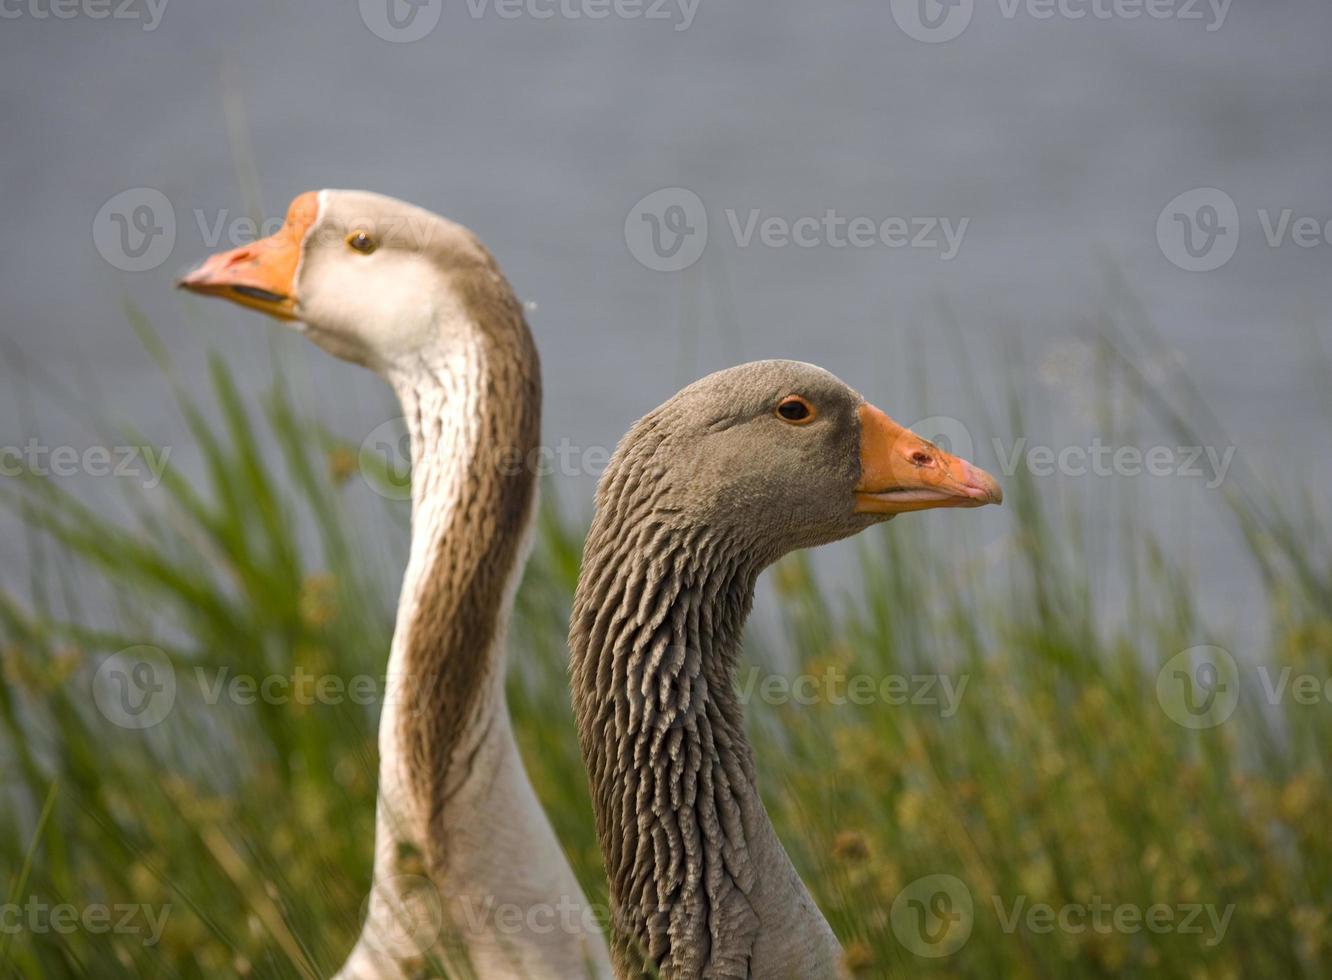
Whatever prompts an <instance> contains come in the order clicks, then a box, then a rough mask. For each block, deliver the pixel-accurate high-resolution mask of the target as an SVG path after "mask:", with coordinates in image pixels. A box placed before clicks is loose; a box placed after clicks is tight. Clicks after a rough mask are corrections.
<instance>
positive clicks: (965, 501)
mask: <svg viewBox="0 0 1332 980" xmlns="http://www.w3.org/2000/svg"><path fill="white" fill-rule="evenodd" d="M1002 496H1003V495H1002V493H1001V491H1000V489H999V486H998V484H997V483H996V482H995V480H994V479H993V478H992V477H991V476H990V475H989V474H987V473H985V472H984V471H982V470H980V469H978V468H976V467H975V466H972V465H971V464H969V463H967V462H965V461H963V460H961V459H958V458H956V457H954V456H952V455H951V454H949V453H947V452H944V451H943V450H941V449H939V448H938V447H936V446H934V445H932V444H930V443H929V442H926V441H925V440H924V439H921V438H920V437H919V436H917V435H915V434H914V433H912V432H910V431H909V430H907V429H905V428H903V427H902V426H901V425H899V424H898V423H896V422H894V421H893V420H892V419H890V418H889V417H888V416H887V415H885V414H884V413H883V412H881V411H880V410H878V409H877V408H875V407H874V406H872V405H870V404H869V403H868V402H866V401H865V399H864V398H862V397H861V396H860V395H859V394H858V393H856V392H855V391H854V390H852V389H851V388H850V387H848V386H847V385H846V384H844V383H843V382H841V381H839V380H838V379H837V378H836V377H834V376H833V375H831V374H829V373H828V372H827V371H824V370H822V369H821V368H817V367H814V366H813V365H810V364H803V363H799V362H794V361H760V362H756V363H752V364H745V365H742V366H740V367H736V368H732V369H730V370H726V371H721V372H718V373H716V374H713V375H710V376H708V377H706V378H704V379H702V380H701V381H698V382H696V383H694V384H692V385H690V386H689V387H687V388H685V389H684V390H683V391H681V392H680V393H679V394H677V395H676V396H675V397H673V398H671V399H670V400H669V401H667V402H666V403H665V404H663V405H662V406H660V407H659V408H657V409H655V410H653V411H652V412H650V413H648V414H647V415H646V416H644V417H643V418H642V419H641V420H639V421H638V422H637V423H636V424H635V425H634V426H633V428H632V429H631V430H630V432H629V433H628V435H626V436H625V437H624V439H623V440H622V441H621V443H620V445H619V447H618V448H617V449H616V452H615V455H614V457H613V459H612V461H611V464H610V466H609V468H608V469H607V471H606V473H605V474H604V476H603V477H602V480H601V484H600V486H599V487H598V490H597V511H596V515H595V516H594V518H593V522H592V528H591V530H590V532H589V534H588V539H587V544H586V547H585V549H584V553H583V567H582V570H581V573H580V576H579V582H578V590H577V594H576V596H575V601H574V610H573V618H572V622H571V627H570V649H571V657H572V660H571V667H572V678H573V700H574V710H575V715H576V716H577V720H578V730H579V737H580V741H581V744H582V749H583V757H584V761H585V762H586V764H587V768H588V773H589V777H590V781H591V787H592V796H593V803H594V807H595V809H596V813H597V833H598V838H599V842H600V844H601V849H602V854H603V856H604V858H605V862H606V869H607V873H608V875H609V878H610V885H611V898H612V904H613V905H614V912H615V922H616V926H617V932H616V935H615V937H614V941H613V943H612V950H613V953H614V956H615V959H616V966H617V970H618V972H619V975H620V976H622V977H638V976H657V975H660V976H662V977H665V978H668V980H686V978H695V977H702V976H726V977H731V976H735V977H746V976H752V977H760V976H762V977H767V976H773V977H777V976H783V977H784V976H793V977H794V976H798V977H802V978H810V977H823V976H830V975H831V974H832V972H833V971H834V970H835V960H836V957H837V953H836V941H835V939H834V938H833V936H832V933H831V930H830V929H828V927H827V923H826V922H825V921H824V920H823V918H822V916H821V915H819V913H818V911H817V909H816V908H815V906H814V903H813V901H812V899H810V897H809V895H808V893H807V892H806V891H805V890H804V887H803V885H801V884H800V882H799V879H798V877H797V876H796V874H795V872H794V870H793V868H792V867H791V864H790V861H789V859H788V858H787V857H786V854H785V852H784V851H783V850H782V848H781V845H780V843H779V842H778V841H777V839H776V836H775V834H774V833H773V832H772V828H771V824H770V823H769V821H768V820H767V816H766V813H764V811H763V807H762V802H761V801H760V799H759V795H758V792H757V790H756V788H755V775H754V768H753V761H752V756H751V753H750V750H749V746H748V743H747V741H746V738H745V732H744V722H743V713H742V709H741V705H740V704H739V703H738V701H737V698H736V695H735V688H734V668H735V663H736V657H737V655H738V648H739V643H740V636H741V632H742V629H743V625H744V621H745V618H746V617H747V615H748V613H749V610H750V607H751V604H752V601H753V594H754V586H755V582H756V579H757V577H758V575H759V573H760V572H761V571H762V570H763V568H765V567H766V566H767V565H769V564H770V563H772V562H773V561H775V560H776V559H778V558H780V557H781V556H782V555H784V554H786V553H788V552H790V551H793V550H796V549H798V548H806V547H811V546H814V545H819V544H824V543H827V542H831V541H836V540H838V539H841V538H845V537H848V536H850V535H852V534H855V533H857V532H858V531H861V530H863V529H865V528H867V527H869V526H871V525H873V524H877V523H881V522H883V521H886V520H890V519H891V518H893V517H895V516H896V515H898V514H902V513H907V512H911V511H918V510H927V509H930V508H935V507H980V506H983V505H985V504H990V503H999V502H1000V501H1001V500H1002Z"/></svg>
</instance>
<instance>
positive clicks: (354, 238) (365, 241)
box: [347, 231, 375, 255]
mask: <svg viewBox="0 0 1332 980" xmlns="http://www.w3.org/2000/svg"><path fill="white" fill-rule="evenodd" d="M347 244H348V245H349V246H350V247H352V248H354V249H356V251H358V252H360V253H361V254H362V255H369V254H370V253H371V252H373V251H374V250H375V240H374V239H373V238H371V237H370V236H369V235H368V234H367V233H366V232H364V231H354V232H352V233H351V234H350V235H348V236H347Z"/></svg>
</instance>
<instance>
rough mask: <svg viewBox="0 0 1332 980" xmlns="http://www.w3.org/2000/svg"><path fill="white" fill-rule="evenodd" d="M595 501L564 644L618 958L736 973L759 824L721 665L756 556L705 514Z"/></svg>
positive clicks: (748, 941) (749, 920)
mask: <svg viewBox="0 0 1332 980" xmlns="http://www.w3.org/2000/svg"><path fill="white" fill-rule="evenodd" d="M601 503H602V504H603V506H602V507H599V512H598V517H597V519H596V520H595V521H594V524H593V529H592V533H591V534H590V535H589V537H588V544H587V549H586V551H585V553H584V558H583V562H584V566H583V573H582V576H581V577H580V581H579V587H578V594H577V596H576V599H575V604H574V614H573V623H572V627H571V649H572V658H573V660H572V669H573V689H574V690H573V697H574V706H575V713H576V714H577V716H578V729H579V735H580V738H581V740H582V747H583V755H584V760H585V761H586V762H587V766H588V771H589V776H590V779H591V785H592V794H593V805H594V807H595V809H596V813H597V833H598V837H599V839H600V842H601V846H602V853H603V855H604V857H605V860H606V870H607V873H608V875H609V877H610V886H611V898H612V903H613V904H614V906H615V924H616V929H617V936H616V937H615V940H614V942H613V950H614V953H615V959H616V965H617V970H618V972H619V975H620V976H634V977H637V976H642V975H647V974H645V973H644V970H643V961H644V955H643V954H646V959H647V960H648V961H649V962H650V963H652V964H654V965H655V967H656V968H657V969H659V970H660V971H661V975H662V976H664V977H669V978H675V977H698V976H704V975H707V976H718V977H731V976H737V977H748V976H751V974H750V973H749V963H750V951H751V947H752V944H753V942H754V940H755V938H756V936H757V934H758V931H759V928H760V921H759V919H758V917H757V915H756V913H755V911H754V908H753V907H752V905H751V902H750V897H751V895H752V893H753V891H754V888H755V884H756V876H757V873H758V871H759V869H758V867H757V866H756V862H755V859H754V857H755V856H754V853H753V844H754V839H755V836H756V835H758V836H763V835H764V834H765V833H770V828H768V821H767V817H766V814H765V813H764V812H763V807H762V804H761V802H760V801H759V797H758V793H757V790H756V788H755V785H754V768H753V761H752V754H751V751H750V748H749V743H748V741H747V740H746V737H745V733H744V719H743V712H742V710H741V706H740V705H739V703H738V701H737V698H736V695H735V687H734V673H735V666H736V659H737V656H738V650H739V645H740V639H741V633H742V630H743V627H744V621H745V619H746V617H747V615H748V613H749V610H750V607H751V605H752V602H753V594H754V584H755V581H756V579H757V576H758V572H759V569H758V568H756V567H753V566H752V565H751V563H750V561H751V560H750V559H748V558H746V557H745V552H744V550H743V549H740V548H731V547H729V546H728V543H727V542H725V541H724V540H721V539H719V538H717V537H715V536H714V535H713V534H712V533H711V532H709V531H708V530H706V529H702V528H694V529H688V528H684V529H681V528H671V527H670V526H668V525H665V524H661V523H657V522H656V521H654V520H653V518H652V517H651V516H650V515H633V514H620V515H619V516H620V517H621V518H626V517H627V518H628V519H627V520H615V519H614V518H613V517H608V516H607V511H608V510H610V511H612V512H613V511H615V510H616V508H614V507H610V508H607V507H605V506H604V505H605V504H606V503H607V501H605V500H603V501H602V502H601ZM666 519H667V520H669V518H666ZM765 828H766V829H765Z"/></svg>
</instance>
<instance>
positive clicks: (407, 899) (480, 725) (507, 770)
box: [182, 190, 610, 980]
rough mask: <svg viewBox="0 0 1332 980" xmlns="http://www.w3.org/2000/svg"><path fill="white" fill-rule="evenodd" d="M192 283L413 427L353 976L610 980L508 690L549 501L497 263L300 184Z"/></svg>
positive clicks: (524, 345) (536, 408) (386, 205)
mask: <svg viewBox="0 0 1332 980" xmlns="http://www.w3.org/2000/svg"><path fill="white" fill-rule="evenodd" d="M182 285H184V286H185V287H187V288H189V289H192V290H194V291H196V292H200V293H204V294H207V295H216V296H220V297H223V298H226V299H229V300H232V301H233V302H237V303H240V304H241V305H244V306H249V307H252V308H256V309H259V310H261V311H263V312H266V313H269V314H271V315H274V316H277V317H278V318H280V319H283V320H287V321H290V322H292V323H293V324H295V325H297V327H298V329H301V330H302V331H303V332H304V333H305V334H306V336H308V337H309V338H310V339H311V340H312V341H314V342H315V343H316V344H318V345H319V346H321V347H323V348H324V349H326V350H328V351H329V352H330V353H333V354H334V355H335V356H338V357H340V358H343V359H345V360H349V361H352V362H354V363H357V364H361V365H364V366H366V367H368V368H370V369H371V370H373V371H375V373H377V374H378V375H379V376H380V377H382V378H383V379H384V380H385V381H387V382H388V383H389V385H391V386H392V388H393V390H394V392H395V393H396V395H397V397H398V400H399V402H400V403H401V406H402V410H403V415H404V418H405V420H406V425H407V429H408V433H409V436H410V440H411V451H412V537H411V548H410V555H409V558H408V563H407V569H406V573H405V575H404V578H403V585H402V591H401V594H400V598H399V604H398V611H397V621H396V625H395V628H394V633H393V641H392V646H391V649H390V653H389V662H388V671H387V676H388V684H387V696H386V699H385V702H386V703H385V704H384V707H383V712H382V715H381V719H380V729H379V753H380V772H379V801H378V806H377V815H376V839H375V852H374V880H373V883H372V886H371V894H370V899H369V902H368V910H367V915H366V922H365V927H364V929H363V931H362V934H361V937H360V940H359V941H358V943H357V945H356V947H355V949H354V950H353V951H352V953H351V955H350V957H349V958H348V960H347V962H346V964H345V965H344V967H343V969H342V971H341V972H340V973H339V977H341V978H344V980H369V978H398V977H415V976H417V975H425V973H426V971H428V970H429V969H431V968H432V967H434V966H435V965H437V964H438V965H443V966H444V968H445V969H446V970H449V971H450V975H464V976H467V975H475V976H478V977H482V978H486V980H492V978H494V980H508V978H513V980H518V978H523V980H528V978H537V980H542V978H549V980H575V978H584V977H596V978H605V977H609V975H610V966H609V959H608V957H607V953H606V949H605V944H604V941H603V940H602V938H601V936H600V934H599V932H597V931H596V930H595V929H594V928H583V927H581V925H582V924H586V923H590V922H594V921H595V919H594V917H593V916H591V915H590V914H589V913H588V909H587V904H588V903H587V899H586V897H585V896H584V894H583V891H582V889H581V887H580V886H579V884H578V882H577V879H576V878H575V877H574V874H573V871H572V869H571V868H570V866H569V864H568V861H567V860H566V859H565V857H564V854H563V852H562V851H561V849H560V846H559V842H558V841H557V839H556V837H555V834H554V832H553V830H552V828H551V826H550V823H549V821H548V820H547V818H546V815H545V813H544V811H543V810H542V809H541V806H540V804H539V802H538V800H537V798H536V794H535V792H534V791H533V789H532V785H531V783H530V781H529V780H528V777H527V774H526V771H525V769H524V767H523V763H522V760H521V758H520V757H519V754H518V749H517V745H516V743H515V741H514V738H513V732H512V728H511V725H510V720H509V715H508V710H507V707H506V703H505V699H504V660H505V625H506V623H507V620H508V617H509V613H510V611H511V608H512V603H513V597H514V592H515V590H516V588H517V584H518V580H519V578H520V575H521V571H522V566H523V564H524V562H525V560H526V556H527V549H528V544H529V538H530V532H531V528H532V523H533V515H534V512H535V506H536V484H535V474H534V472H533V471H532V468H531V467H529V466H525V465H513V461H515V460H517V461H523V460H530V459H532V458H533V455H532V451H533V450H534V449H536V448H537V445H538V440H539V438H540V399H541V388H540V371H539V365H538V360H537V354H536V349H535V345H534V343H533V340H532V337H531V334H530V332H529V331H528V327H527V324H526V322H525V320H524V317H523V314H522V309H521V306H520V305H519V303H518V301H517V300H516V298H515V297H514V295H513V292H512V290H511V289H510V287H509V285H508V283H507V282H506V281H505V279H504V277H503V275H502V274H501V273H500V270H499V268H498V266H497V265H496V263H495V261H494V259H493V258H492V257H491V256H490V254H489V253H488V252H487V251H486V250H485V248H484V247H482V245H481V244H480V243H479V242H478V241H477V239H476V238H475V237H474V236H473V235H472V234H471V233H470V232H469V231H467V229H465V228H462V227H461V226H459V225H457V224H454V223H453V222H450V221H447V220H445V219H443V218H440V217H439V216H437V215H434V214H431V213H430V212H428V211H424V210H422V209H420V208H416V207H413V206H412V205H409V204H405V203H403V202H401V201H397V200H394V199H392V198H388V197H383V196H381V195H377V194H370V193H366V192H358V191H330V190H326V191H319V192H311V193H308V194H304V195H301V196H300V197H298V198H297V199H296V200H295V201H294V202H293V203H292V206H291V208H290V209H289V211H288V215H287V223H286V224H285V225H284V227H283V228H282V229H281V230H280V231H279V232H278V233H277V234H275V235H274V236H272V237H271V238H268V239H263V240H261V241H259V242H255V243H253V244H251V245H247V246H242V247H241V248H238V249H234V250H232V251H230V252H226V253H223V254H220V255H215V256H213V257H212V258H210V259H209V260H208V261H207V262H206V263H205V264H204V265H203V266H202V267H200V268H199V269H198V270H196V271H195V272H193V273H191V274H190V275H189V276H187V277H186V278H185V279H184V280H183V282H182ZM515 922H518V923H519V924H518V925H517V926H515V925H514V923H515ZM549 922H554V923H555V924H556V925H555V927H553V928H542V927H539V926H540V925H541V924H543V923H549ZM568 923H576V924H580V925H579V927H577V928H568V927H567V924H568ZM468 971H470V972H468ZM431 975H433V974H431Z"/></svg>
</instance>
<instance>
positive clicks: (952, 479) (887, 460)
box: [856, 404, 1004, 514]
mask: <svg viewBox="0 0 1332 980" xmlns="http://www.w3.org/2000/svg"><path fill="white" fill-rule="evenodd" d="M1003 499H1004V492H1003V490H1001V489H1000V488H999V484H998V483H997V482H996V481H995V479H994V477H992V476H990V474H989V473H986V472H985V471H984V470H983V469H981V468H980V467H978V466H973V465H972V464H971V463H968V462H967V461H966V460H964V459H959V458H958V457H956V456H954V455H953V454H952V453H946V452H944V451H943V450H942V449H940V448H939V447H938V446H936V445H934V444H933V443H931V442H927V441H926V440H924V439H922V438H921V437H920V436H918V435H916V434H915V433H914V432H912V431H911V430H910V429H908V428H906V427H905V426H902V425H899V424H898V423H897V422H894V421H893V420H892V419H890V418H889V417H888V416H887V415H885V414H884V413H883V412H881V411H879V409H877V408H875V407H874V406H873V405H870V404H865V405H862V406H861V407H860V482H859V483H857V484H856V512H857V513H859V514H904V513H907V512H909V511H916V510H930V509H931V508H934V507H984V506H985V505H986V504H998V503H1002V502H1003Z"/></svg>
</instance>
